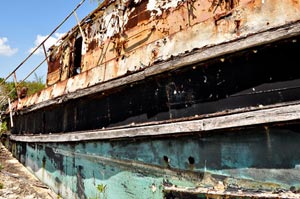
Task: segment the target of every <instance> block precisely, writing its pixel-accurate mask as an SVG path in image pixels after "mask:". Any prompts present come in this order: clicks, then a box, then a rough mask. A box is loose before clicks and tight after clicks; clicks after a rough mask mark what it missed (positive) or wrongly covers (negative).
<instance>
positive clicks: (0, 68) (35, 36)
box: [0, 0, 98, 81]
mask: <svg viewBox="0 0 300 199" xmlns="http://www.w3.org/2000/svg"><path fill="white" fill-rule="evenodd" d="M80 1H81V0H43V1H41V0H27V1H26V0H25V1H17V0H9V1H3V2H1V7H0V77H3V78H5V77H6V76H7V75H8V74H9V73H10V72H11V71H12V70H13V69H15V68H16V67H17V66H18V65H19V64H20V63H21V62H22V61H23V60H24V59H25V58H26V57H27V56H28V55H29V54H30V50H31V49H33V48H34V47H35V46H36V45H37V44H38V43H39V42H41V41H42V40H43V39H44V38H45V37H46V36H47V35H49V34H50V33H51V32H52V31H53V30H54V28H55V27H56V26H57V25H58V24H59V23H60V22H61V21H62V20H63V19H64V18H65V17H66V16H67V15H68V14H69V13H70V12H71V11H73V9H74V8H75V7H76V6H77V5H78V4H79V2H80ZM97 6H98V3H97V1H91V0H86V1H85V2H84V4H83V5H82V6H81V7H80V8H79V9H78V10H77V11H76V13H77V15H78V17H79V19H80V20H81V19H82V18H84V17H85V16H86V15H87V14H88V13H89V12H91V11H93V10H94V9H96V7H97ZM75 25H76V19H75V17H74V16H71V18H70V19H69V20H68V21H67V23H66V24H64V25H63V26H62V27H61V28H60V29H59V30H58V31H57V33H56V34H55V35H53V37H52V38H51V40H52V41H55V40H56V39H57V38H58V37H60V36H61V34H63V33H66V32H68V30H70V29H71V28H72V27H73V26H75ZM46 47H47V46H46ZM44 58H45V57H44V53H43V51H41V52H40V53H37V54H35V55H34V56H32V57H31V58H30V59H29V61H28V63H26V64H24V65H23V66H22V68H21V69H20V70H18V71H17V79H18V80H19V81H20V80H22V79H23V78H25V77H26V76H27V74H28V73H29V72H30V71H31V70H32V69H33V68H34V67H35V66H37V64H38V63H40V62H41V61H42V60H43V59H44ZM46 71H47V66H46V65H45V64H44V65H43V66H42V67H41V68H39V69H38V70H37V72H36V74H37V75H38V76H39V77H43V79H45V78H46ZM9 80H10V81H11V80H12V79H11V78H10V79H9ZM29 80H34V76H32V77H30V78H29Z"/></svg>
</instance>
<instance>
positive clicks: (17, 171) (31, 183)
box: [0, 144, 59, 199]
mask: <svg viewBox="0 0 300 199" xmlns="http://www.w3.org/2000/svg"><path fill="white" fill-rule="evenodd" d="M0 164H1V166H0V167H1V171H0V188H1V189H0V199H57V198H59V197H58V196H57V195H56V194H55V193H54V192H53V191H51V190H50V189H49V188H48V187H47V186H45V185H44V184H42V183H41V182H40V181H39V180H38V179H37V178H36V177H35V176H34V175H33V174H31V173H30V172H29V171H28V170H27V169H26V168H25V167H24V166H23V165H22V164H20V163H19V162H18V160H17V159H15V158H14V157H13V156H12V155H11V153H10V152H9V151H8V150H7V149H6V148H5V147H4V146H3V145H2V144H0Z"/></svg>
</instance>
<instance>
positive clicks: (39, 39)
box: [29, 33, 65, 55]
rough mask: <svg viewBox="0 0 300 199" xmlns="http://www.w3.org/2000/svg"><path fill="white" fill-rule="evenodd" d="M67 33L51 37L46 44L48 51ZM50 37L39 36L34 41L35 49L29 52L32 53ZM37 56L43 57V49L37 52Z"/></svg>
mask: <svg viewBox="0 0 300 199" xmlns="http://www.w3.org/2000/svg"><path fill="white" fill-rule="evenodd" d="M64 34H65V33H55V34H54V35H53V36H51V37H49V38H48V40H47V41H46V42H45V48H46V50H47V49H48V48H50V47H51V46H53V45H54V44H56V42H57V41H58V40H59V39H60V38H61V37H62V36H63V35H64ZM47 37H48V36H47V35H46V36H43V35H37V36H36V39H35V41H34V47H33V48H31V49H30V50H29V52H30V53H31V52H32V51H33V50H34V49H35V48H36V47H37V46H38V45H40V44H41V43H42V42H43V41H44V40H45V39H46V38H47ZM34 54H36V55H43V54H44V50H43V47H40V48H39V49H38V50H37V51H35V53H34Z"/></svg>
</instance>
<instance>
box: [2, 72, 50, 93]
mask: <svg viewBox="0 0 300 199" xmlns="http://www.w3.org/2000/svg"><path fill="white" fill-rule="evenodd" d="M2 81H3V79H2V78H0V82H2ZM22 88H27V89H28V90H27V95H32V94H34V93H36V92H38V91H40V90H42V89H43V88H45V84H44V83H43V78H42V77H38V76H37V75H36V74H35V79H34V81H25V82H20V83H18V86H17V90H18V91H19V92H20V91H21V90H22ZM11 91H13V92H11ZM1 95H2V96H5V95H9V97H10V98H11V99H17V96H18V95H17V91H16V89H15V83H14V82H6V83H4V84H3V85H2V87H1V88H0V96H1Z"/></svg>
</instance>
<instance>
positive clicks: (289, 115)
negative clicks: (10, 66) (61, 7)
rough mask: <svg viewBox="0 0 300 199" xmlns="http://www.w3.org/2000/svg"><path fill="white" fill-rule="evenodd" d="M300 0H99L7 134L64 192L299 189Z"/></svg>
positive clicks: (149, 194) (283, 194) (16, 150)
mask: <svg viewBox="0 0 300 199" xmlns="http://www.w3.org/2000/svg"><path fill="white" fill-rule="evenodd" d="M299 5H300V1H298V0H287V1H285V2H282V1H279V0H273V1H272V2H271V1H268V0H263V1H261V0H240V1H239V0H233V1H225V0H224V1H214V0H212V1H208V0H195V1H190V0H187V1H167V2H164V1H155V0H149V1H140V0H135V1H105V2H104V3H103V4H102V5H101V6H99V8H98V9H97V10H96V11H95V12H93V13H92V14H91V15H89V16H88V17H87V18H85V19H84V20H83V22H81V24H80V27H79V28H78V27H77V28H74V29H72V31H70V32H69V33H68V34H67V35H66V36H65V37H64V39H63V40H62V42H61V43H62V44H61V45H60V46H59V47H54V48H53V49H51V54H50V59H49V61H48V62H49V63H48V64H49V67H48V76H47V86H48V87H47V88H46V89H45V90H43V91H41V92H39V93H37V94H35V95H33V96H28V97H27V98H24V99H22V100H20V101H18V102H16V103H15V104H13V110H12V111H11V112H13V113H14V114H13V117H12V118H11V119H12V121H13V128H11V129H10V134H9V135H8V136H7V137H3V142H4V143H5V144H6V146H7V147H8V148H10V150H11V151H12V152H13V154H14V155H15V156H16V157H17V158H18V159H19V160H20V161H21V162H22V163H24V165H26V166H27V167H28V168H29V169H30V170H31V171H32V172H33V173H35V174H36V175H37V176H38V177H39V178H40V179H41V180H42V181H43V182H45V183H47V184H48V185H49V186H50V187H52V188H53V189H54V190H55V191H56V192H57V193H59V194H60V195H61V196H63V197H65V198H167V199H172V198H207V197H209V198H253V197H257V198H278V197H279V198H299V191H300V175H299V167H300V151H299V147H298V143H299V141H300V131H299V128H298V127H299V119H300V116H299V110H300V105H299V100H300V97H299V96H300V74H299V73H298V66H297V65H298V64H297V63H298V52H300V44H299V43H300V42H299V40H300V15H299V13H300V6H299ZM78 49H79V50H78ZM80 49H81V50H80ZM6 119H7V121H8V122H9V121H10V120H9V119H10V118H9V114H7V118H6Z"/></svg>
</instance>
